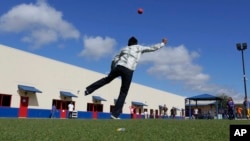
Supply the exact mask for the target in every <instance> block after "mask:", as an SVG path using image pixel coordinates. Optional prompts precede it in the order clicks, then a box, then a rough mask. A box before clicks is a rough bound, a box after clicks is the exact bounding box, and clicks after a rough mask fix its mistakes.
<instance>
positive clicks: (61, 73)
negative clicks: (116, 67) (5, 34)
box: [0, 45, 184, 113]
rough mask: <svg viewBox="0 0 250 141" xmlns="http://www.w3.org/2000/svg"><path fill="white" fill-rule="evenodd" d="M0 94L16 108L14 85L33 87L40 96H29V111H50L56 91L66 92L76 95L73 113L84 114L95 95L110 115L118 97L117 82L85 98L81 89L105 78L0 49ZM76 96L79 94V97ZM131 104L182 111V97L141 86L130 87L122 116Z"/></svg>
mask: <svg viewBox="0 0 250 141" xmlns="http://www.w3.org/2000/svg"><path fill="white" fill-rule="evenodd" d="M0 66H1V73H0V78H1V81H0V86H1V87H0V93H2V94H11V95H12V102H11V107H19V105H20V102H19V101H20V95H19V94H18V91H17V90H18V89H17V85H18V84H21V85H28V86H34V87H36V88H37V89H39V90H41V91H42V92H43V93H37V94H28V95H29V97H30V101H29V108H39V109H50V108H51V103H52V99H60V93H59V91H69V92H72V93H73V94H75V95H77V96H78V97H77V98H74V97H73V98H72V100H73V101H75V104H76V107H75V108H76V110H78V111H86V110H87V102H92V95H98V96H101V97H103V98H105V99H106V100H107V101H102V104H104V109H103V110H104V112H109V110H110V109H109V108H110V105H114V99H116V98H117V97H118V94H119V89H120V84H121V82H120V79H119V78H117V79H115V80H114V81H112V82H111V83H110V84H108V85H106V86H104V87H102V88H100V89H98V90H96V91H95V92H94V93H93V94H91V95H89V96H84V94H83V93H84V89H85V87H86V86H87V85H89V84H90V83H92V82H94V81H96V80H98V79H100V78H102V77H104V76H105V75H104V74H101V73H97V72H94V71H90V70H87V69H84V68H80V67H77V66H73V65H70V64H66V63H63V62H59V61H55V60H52V59H48V58H45V57H42V56H38V55H35V54H31V53H28V52H24V51H21V50H17V49H14V48H10V47H7V46H4V45H0ZM78 92H79V93H78ZM131 101H138V102H143V103H145V104H147V105H149V106H147V107H145V108H148V109H158V107H159V105H163V104H166V105H167V106H168V107H169V109H170V108H171V107H172V106H175V107H177V108H184V97H182V96H178V95H175V94H171V93H168V92H165V91H160V90H157V89H153V88H150V87H146V86H143V85H140V84H136V83H132V84H131V87H130V90H129V94H128V96H127V99H126V104H125V105H124V109H123V112H124V113H129V108H128V107H129V106H130V104H131Z"/></svg>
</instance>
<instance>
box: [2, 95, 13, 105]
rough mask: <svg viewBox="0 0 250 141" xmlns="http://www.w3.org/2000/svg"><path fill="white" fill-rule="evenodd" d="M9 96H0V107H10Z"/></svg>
mask: <svg viewBox="0 0 250 141" xmlns="http://www.w3.org/2000/svg"><path fill="white" fill-rule="evenodd" d="M10 103H11V95H5V94H0V106H7V107H10Z"/></svg>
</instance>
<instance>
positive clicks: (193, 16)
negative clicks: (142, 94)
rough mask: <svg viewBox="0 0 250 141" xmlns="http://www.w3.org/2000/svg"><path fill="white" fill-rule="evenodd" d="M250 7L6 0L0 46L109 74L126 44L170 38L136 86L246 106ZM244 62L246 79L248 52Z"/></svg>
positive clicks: (219, 0)
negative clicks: (224, 98) (244, 46)
mask: <svg viewBox="0 0 250 141" xmlns="http://www.w3.org/2000/svg"><path fill="white" fill-rule="evenodd" d="M249 6H250V1H249V0H237V1H236V0H203V1H201V0H188V1H187V0H175V1H171V0H106V1H102V0H91V1H87V0H74V1H73V2H72V1H69V0H47V1H46V0H18V1H17V0H3V1H0V44H3V45H7V46H11V47H14V48H17V49H21V50H24V51H28V52H31V53H34V54H38V55H41V56H45V57H48V58H52V59H55V60H59V61H62V62H65V63H69V64H73V65H76V66H80V67H83V68H86V69H90V70H92V71H97V72H100V73H104V74H107V73H108V72H109V68H110V62H111V60H112V57H113V56H114V54H116V53H117V52H119V50H120V49H121V48H122V47H124V46H125V45H126V44H127V40H128V38H129V37H131V36H135V37H137V38H138V40H139V43H140V44H142V45H152V44H154V43H159V42H160V41H161V39H162V38H163V37H166V38H168V40H169V42H168V44H167V46H166V47H164V48H162V49H160V50H158V51H157V52H153V53H149V54H144V55H143V56H142V58H141V61H140V63H139V65H138V67H137V70H136V71H135V73H134V78H133V82H136V83H140V84H142V85H146V86H149V87H153V88H156V89H161V90H164V91H167V92H171V93H175V94H178V95H182V96H187V97H189V96H194V95H197V94H202V93H209V94H213V95H217V94H222V93H224V94H227V95H229V96H233V98H234V99H235V100H239V101H242V99H243V97H244V87H243V72H242V61H241V53H240V52H239V51H237V49H236V43H238V42H248V43H249V40H250V28H249V27H250V19H249V18H250V8H249ZM138 8H143V9H144V13H143V14H141V15H139V14H137V9H138ZM244 55H245V69H246V75H248V74H250V68H249V67H248V66H249V64H250V61H249V60H250V55H249V51H248V50H246V51H244ZM247 86H248V82H247ZM249 93H250V90H249Z"/></svg>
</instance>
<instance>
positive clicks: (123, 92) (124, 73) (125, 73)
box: [112, 66, 133, 117]
mask: <svg viewBox="0 0 250 141" xmlns="http://www.w3.org/2000/svg"><path fill="white" fill-rule="evenodd" d="M118 69H119V70H120V72H121V80H122V84H121V88H120V94H119V96H118V99H117V101H116V104H115V107H114V111H113V112H112V115H113V116H114V117H118V116H119V115H120V113H121V111H122V108H123V105H124V102H125V99H126V97H127V94H128V90H129V87H130V83H131V81H132V77H133V71H131V70H129V69H127V68H125V67H122V66H118Z"/></svg>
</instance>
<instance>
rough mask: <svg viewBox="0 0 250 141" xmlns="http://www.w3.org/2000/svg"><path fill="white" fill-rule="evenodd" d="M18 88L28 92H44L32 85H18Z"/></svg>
mask: <svg viewBox="0 0 250 141" xmlns="http://www.w3.org/2000/svg"><path fill="white" fill-rule="evenodd" d="M18 89H19V90H23V91H26V92H33V93H42V91H40V90H38V89H37V88H35V87H32V86H25V85H18Z"/></svg>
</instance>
